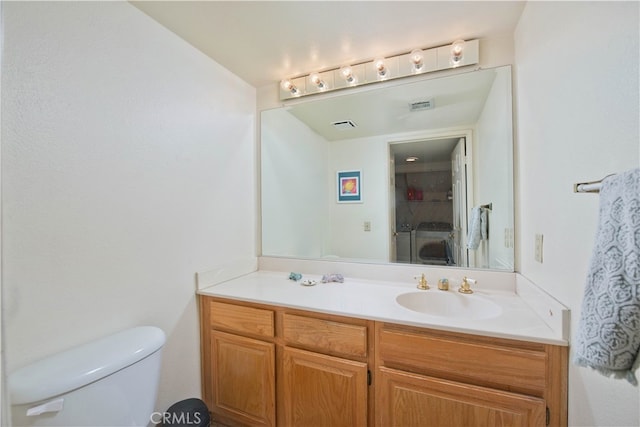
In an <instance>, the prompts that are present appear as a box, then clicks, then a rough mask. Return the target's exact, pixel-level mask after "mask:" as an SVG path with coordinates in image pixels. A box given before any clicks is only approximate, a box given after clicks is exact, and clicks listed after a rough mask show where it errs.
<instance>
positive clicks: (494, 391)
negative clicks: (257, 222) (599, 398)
mask: <svg viewBox="0 0 640 427" xmlns="http://www.w3.org/2000/svg"><path fill="white" fill-rule="evenodd" d="M200 308H201V321H202V364H203V366H202V369H203V399H204V401H205V402H206V404H207V406H208V407H209V410H210V411H211V412H212V415H213V418H214V420H216V421H218V422H220V423H222V424H224V425H228V426H237V425H251V426H274V425H278V426H287V427H289V426H291V427H298V426H305V427H313V426H331V427H336V426H345V427H361V426H363V427H364V426H367V425H370V426H374V425H375V426H378V427H392V426H402V427H405V426H406V427H409V426H416V427H418V426H419V427H426V426H437V427H446V426H451V427H458V426H545V425H551V426H566V425H567V366H568V361H567V358H568V347H562V346H554V345H547V344H539V343H532V342H524V341H517V340H508V339H498V338H490V337H484V336H476V335H469V334H460V333H452V332H443V331H438V330H431V329H427V328H418V327H410V326H402V325H396V324H391V323H384V322H374V321H368V320H362V319H355V318H349V317H342V316H334V315H328V314H321V313H316V312H310V311H302V310H293V309H287V308H284V307H278V306H269V305H262V304H252V303H245V302H239V301H234V300H229V299H222V298H214V297H208V296H200Z"/></svg>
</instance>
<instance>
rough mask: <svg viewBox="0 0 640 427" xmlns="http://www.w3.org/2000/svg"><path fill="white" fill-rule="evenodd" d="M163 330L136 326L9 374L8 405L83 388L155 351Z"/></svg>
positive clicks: (162, 339) (20, 403) (33, 400)
mask: <svg viewBox="0 0 640 427" xmlns="http://www.w3.org/2000/svg"><path fill="white" fill-rule="evenodd" d="M164 342H165V334H164V332H163V331H162V330H161V329H159V328H156V327H154V326H139V327H135V328H131V329H127V330H124V331H121V332H118V333H116V334H113V335H110V336H107V337H104V338H100V339H98V340H96V341H92V342H89V343H86V344H83V345H80V346H77V347H74V348H71V349H69V350H66V351H63V352H61V353H57V354H54V355H52V356H49V357H47V358H44V359H42V360H39V361H37V362H35V363H32V364H31V365H27V366H25V367H23V368H20V369H18V370H17V371H15V372H13V373H12V374H10V375H9V381H8V388H9V394H10V396H11V404H12V405H22V404H27V403H33V402H38V401H41V400H44V399H48V398H51V397H54V396H58V395H60V394H63V393H67V392H69V391H72V390H75V389H77V388H79V387H83V386H85V385H87V384H90V383H92V382H95V381H98V380H100V379H102V378H104V377H106V376H107V375H111V374H113V373H114V372H117V371H119V370H121V369H123V368H126V367H127V366H130V365H132V364H134V363H136V362H138V361H139V360H142V359H144V358H145V357H147V356H149V355H150V354H152V353H155V352H156V351H158V350H159V349H160V348H162V346H163V345H164Z"/></svg>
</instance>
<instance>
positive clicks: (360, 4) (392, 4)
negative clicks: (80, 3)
mask: <svg viewBox="0 0 640 427" xmlns="http://www.w3.org/2000/svg"><path fill="white" fill-rule="evenodd" d="M130 3H132V4H133V5H134V6H135V7H137V8H139V9H140V10H142V11H143V12H144V13H146V14H147V15H149V16H150V17H151V18H153V19H154V20H156V21H157V22H159V23H160V24H162V25H164V26H165V27H166V28H168V29H169V30H171V31H173V32H174V33H175V34H177V35H178V36H180V37H182V38H183V39H184V40H186V41H187V42H189V43H190V44H191V45H193V46H194V47H196V48H197V49H199V50H201V51H202V52H204V53H205V54H206V55H208V56H210V57H211V58H213V59H214V60H215V61H216V62H218V63H219V64H221V65H222V66H224V67H225V68H227V69H228V70H230V71H231V72H233V73H234V74H236V75H238V76H239V77H240V78H242V79H243V80H245V81H246V82H247V83H249V84H250V85H252V86H254V87H261V86H265V85H269V84H275V83H277V82H279V81H280V80H281V79H283V78H284V77H294V76H297V75H301V74H305V73H309V72H312V71H321V70H325V69H329V68H335V67H338V66H340V65H343V64H345V63H354V62H356V61H363V60H369V59H373V58H375V57H377V56H389V55H394V54H398V53H403V52H406V51H409V50H411V49H413V48H416V47H420V48H428V47H435V46H441V45H445V44H449V43H451V42H452V41H453V40H456V39H460V38H461V39H466V40H469V39H476V38H486V37H492V36H499V35H504V34H513V31H514V29H515V27H516V24H517V22H518V20H519V18H520V14H521V13H522V9H523V7H524V2H513V1H493V2H487V1H195V2H194V1H131V2H130Z"/></svg>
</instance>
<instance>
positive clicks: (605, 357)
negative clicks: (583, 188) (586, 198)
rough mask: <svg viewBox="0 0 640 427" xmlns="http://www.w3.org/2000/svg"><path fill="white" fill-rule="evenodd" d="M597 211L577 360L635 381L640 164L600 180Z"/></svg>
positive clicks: (639, 322)
mask: <svg viewBox="0 0 640 427" xmlns="http://www.w3.org/2000/svg"><path fill="white" fill-rule="evenodd" d="M599 215H600V218H599V223H598V230H597V233H596V238H595V245H594V248H593V253H592V256H591V264H590V267H589V272H588V275H587V280H586V285H585V290H584V300H583V303H582V313H581V316H580V323H579V325H578V332H577V336H576V343H575V347H574V350H575V353H574V358H573V361H574V363H575V364H577V365H580V366H589V367H591V368H593V369H595V370H597V371H598V372H600V373H602V374H604V375H607V376H613V377H616V378H625V379H627V380H628V381H629V382H630V383H632V384H634V385H637V379H636V377H635V375H634V371H635V369H636V368H637V366H638V363H639V362H640V358H638V352H639V350H640V169H633V170H630V171H627V172H624V173H621V174H618V175H615V176H612V177H609V178H606V179H605V180H604V181H603V182H602V188H601V189H600V213H599Z"/></svg>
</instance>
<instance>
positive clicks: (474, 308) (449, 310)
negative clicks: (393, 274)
mask: <svg viewBox="0 0 640 427" xmlns="http://www.w3.org/2000/svg"><path fill="white" fill-rule="evenodd" d="M396 302H397V303H398V304H400V305H401V306H402V307H404V308H406V309H409V310H411V311H415V312H418V313H423V314H428V315H429V316H438V317H447V318H451V319H490V318H492V317H497V316H499V315H500V314H501V313H502V308H501V307H500V306H499V305H498V304H496V303H494V302H492V301H489V300H488V299H485V298H482V297H479V296H477V295H464V294H461V293H458V292H455V291H447V292H444V291H435V292H434V291H420V292H408V293H406V294H401V295H398V296H397V297H396Z"/></svg>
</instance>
